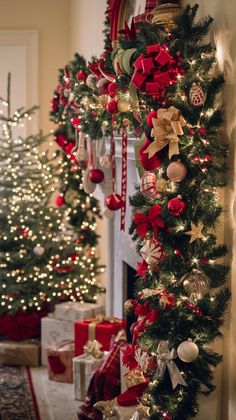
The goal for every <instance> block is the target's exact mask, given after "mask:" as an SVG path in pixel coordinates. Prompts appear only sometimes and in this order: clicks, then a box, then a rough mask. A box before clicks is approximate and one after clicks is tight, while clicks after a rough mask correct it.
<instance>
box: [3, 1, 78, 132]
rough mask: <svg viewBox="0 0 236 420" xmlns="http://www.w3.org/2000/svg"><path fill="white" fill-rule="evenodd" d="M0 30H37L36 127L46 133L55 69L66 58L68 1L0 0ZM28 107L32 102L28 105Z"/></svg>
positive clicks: (63, 62) (55, 80) (61, 65)
mask: <svg viewBox="0 0 236 420" xmlns="http://www.w3.org/2000/svg"><path fill="white" fill-rule="evenodd" d="M0 10H1V12H0V30H12V29H14V30H38V33H39V80H38V83H39V84H38V88H39V89H38V90H39V105H40V113H39V127H40V128H42V129H43V131H44V132H45V133H48V132H49V130H50V128H51V127H52V124H51V123H50V122H49V119H48V113H49V109H50V98H51V96H52V91H53V89H54V87H55V86H56V83H57V71H58V68H59V67H63V66H64V64H65V63H66V62H67V61H68V59H69V53H70V51H69V1H68V0H0ZM28 105H29V106H32V105H35V104H28Z"/></svg>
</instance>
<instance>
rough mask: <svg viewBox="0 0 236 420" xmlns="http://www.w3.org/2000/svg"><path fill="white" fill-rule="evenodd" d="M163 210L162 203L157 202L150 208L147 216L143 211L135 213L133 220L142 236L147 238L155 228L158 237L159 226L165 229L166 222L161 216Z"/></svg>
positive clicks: (154, 231)
mask: <svg viewBox="0 0 236 420" xmlns="http://www.w3.org/2000/svg"><path fill="white" fill-rule="evenodd" d="M161 210H162V208H161V206H160V204H155V205H154V206H152V207H151V208H150V209H149V210H148V215H147V216H146V215H145V214H141V213H135V214H134V216H133V220H134V224H135V225H136V231H137V232H138V234H139V235H140V236H141V238H145V236H146V234H147V233H148V232H149V230H150V229H152V230H153V233H154V234H155V236H156V237H157V236H158V232H159V228H161V229H164V227H165V225H164V222H163V220H162V219H161V218H160V215H161Z"/></svg>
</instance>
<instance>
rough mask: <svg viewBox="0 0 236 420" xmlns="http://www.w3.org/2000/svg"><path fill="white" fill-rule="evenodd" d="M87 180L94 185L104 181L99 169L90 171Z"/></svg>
mask: <svg viewBox="0 0 236 420" xmlns="http://www.w3.org/2000/svg"><path fill="white" fill-rule="evenodd" d="M89 179H90V181H91V182H94V184H100V183H101V182H102V181H103V180H104V173H103V172H102V171H101V169H91V170H90V172H89Z"/></svg>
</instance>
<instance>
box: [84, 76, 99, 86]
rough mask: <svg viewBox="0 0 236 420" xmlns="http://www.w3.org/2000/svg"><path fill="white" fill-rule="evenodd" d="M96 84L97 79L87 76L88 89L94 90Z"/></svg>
mask: <svg viewBox="0 0 236 420" xmlns="http://www.w3.org/2000/svg"><path fill="white" fill-rule="evenodd" d="M96 83H97V77H95V76H94V75H93V74H89V75H88V77H87V79H86V85H87V86H88V87H89V88H90V89H95V87H96Z"/></svg>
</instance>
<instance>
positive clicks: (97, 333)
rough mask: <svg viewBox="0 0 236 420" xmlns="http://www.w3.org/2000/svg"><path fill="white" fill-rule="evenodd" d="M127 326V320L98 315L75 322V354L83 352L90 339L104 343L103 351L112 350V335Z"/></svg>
mask: <svg viewBox="0 0 236 420" xmlns="http://www.w3.org/2000/svg"><path fill="white" fill-rule="evenodd" d="M123 328H125V321H123V320H121V319H118V318H112V317H105V316H103V315H101V316H100V315H97V317H96V318H94V319H90V320H84V321H82V322H79V321H76V322H75V354H76V356H80V355H81V354H83V348H84V346H85V344H86V343H87V341H88V340H91V341H93V340H95V339H96V340H97V341H99V343H101V344H102V350H103V351H109V350H110V343H111V338H112V336H116V335H117V334H118V332H119V331H120V330H122V329H123Z"/></svg>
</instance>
